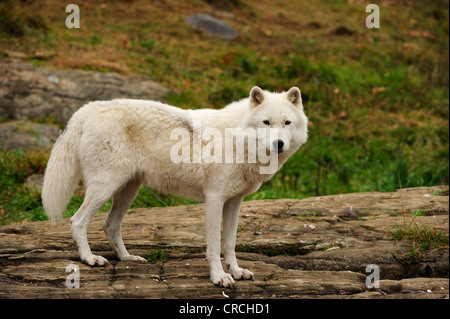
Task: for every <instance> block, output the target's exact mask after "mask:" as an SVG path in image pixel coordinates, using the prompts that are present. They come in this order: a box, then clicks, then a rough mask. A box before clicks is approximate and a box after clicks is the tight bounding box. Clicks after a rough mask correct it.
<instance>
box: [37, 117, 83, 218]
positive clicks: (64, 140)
mask: <svg viewBox="0 0 450 319" xmlns="http://www.w3.org/2000/svg"><path fill="white" fill-rule="evenodd" d="M77 113H81V112H80V111H78V112H77ZM77 113H75V114H74V115H73V116H72V118H71V119H70V121H69V123H68V124H67V127H66V129H65V130H64V132H63V133H62V134H61V135H60V136H59V138H58V140H57V141H56V143H55V145H54V146H53V149H52V152H51V154H50V158H49V160H48V164H47V169H46V170H45V175H44V185H43V187H42V203H43V204H44V209H45V212H46V213H47V216H48V217H49V218H50V220H51V221H52V223H55V221H56V218H61V217H62V216H63V213H64V211H65V210H66V206H67V204H68V202H69V201H70V198H71V197H72V194H73V192H74V191H75V188H76V186H77V184H78V182H79V181H80V178H81V169H80V165H79V161H78V145H79V142H80V137H81V133H82V125H83V121H82V117H81V116H79V115H80V114H77Z"/></svg>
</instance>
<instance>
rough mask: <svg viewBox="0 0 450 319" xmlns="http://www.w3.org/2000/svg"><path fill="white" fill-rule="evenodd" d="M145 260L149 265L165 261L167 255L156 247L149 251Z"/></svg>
mask: <svg viewBox="0 0 450 319" xmlns="http://www.w3.org/2000/svg"><path fill="white" fill-rule="evenodd" d="M145 258H146V259H147V261H148V262H150V263H156V262H162V261H167V260H168V259H169V257H168V255H167V253H166V252H165V251H164V250H163V249H162V248H161V247H157V248H156V249H154V250H152V251H150V252H149V254H148V255H147V256H146V257H145Z"/></svg>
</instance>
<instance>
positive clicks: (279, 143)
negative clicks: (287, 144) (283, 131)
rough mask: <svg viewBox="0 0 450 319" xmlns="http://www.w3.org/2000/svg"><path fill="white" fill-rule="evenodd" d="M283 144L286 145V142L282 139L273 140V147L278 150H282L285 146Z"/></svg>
mask: <svg viewBox="0 0 450 319" xmlns="http://www.w3.org/2000/svg"><path fill="white" fill-rule="evenodd" d="M283 146H284V142H283V141H282V140H275V141H273V147H274V148H275V149H276V150H278V152H280V151H281V149H282V148H283Z"/></svg>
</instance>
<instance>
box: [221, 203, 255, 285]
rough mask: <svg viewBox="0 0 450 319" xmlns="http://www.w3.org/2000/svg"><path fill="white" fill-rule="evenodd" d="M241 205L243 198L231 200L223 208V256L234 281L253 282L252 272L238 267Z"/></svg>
mask: <svg viewBox="0 0 450 319" xmlns="http://www.w3.org/2000/svg"><path fill="white" fill-rule="evenodd" d="M241 203H242V197H235V198H231V199H229V200H228V201H226V202H225V205H224V208H223V246H222V247H223V254H224V259H225V266H226V268H227V271H228V272H229V273H230V274H231V275H232V276H233V278H234V279H236V280H239V279H252V280H253V278H254V275H253V273H252V272H251V271H250V270H247V269H243V268H240V267H239V266H238V264H237V259H236V253H235V247H236V232H237V227H238V219H239V211H240V209H241Z"/></svg>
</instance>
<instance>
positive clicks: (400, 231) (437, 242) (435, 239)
mask: <svg viewBox="0 0 450 319" xmlns="http://www.w3.org/2000/svg"><path fill="white" fill-rule="evenodd" d="M413 223H414V225H411V224H410V225H408V226H406V227H405V226H400V225H397V226H395V229H394V230H393V231H391V232H389V235H390V236H391V237H392V238H393V239H395V240H403V239H409V240H412V241H413V246H414V247H416V249H419V251H417V253H421V252H423V251H426V250H429V249H434V248H446V247H448V240H449V237H448V235H447V234H445V233H443V232H438V231H436V230H435V229H433V228H428V227H424V226H422V227H419V226H418V225H417V224H416V223H415V222H414V221H413Z"/></svg>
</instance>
